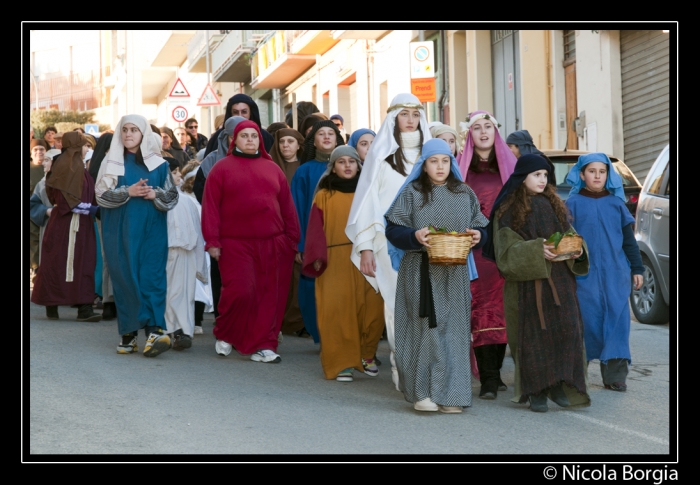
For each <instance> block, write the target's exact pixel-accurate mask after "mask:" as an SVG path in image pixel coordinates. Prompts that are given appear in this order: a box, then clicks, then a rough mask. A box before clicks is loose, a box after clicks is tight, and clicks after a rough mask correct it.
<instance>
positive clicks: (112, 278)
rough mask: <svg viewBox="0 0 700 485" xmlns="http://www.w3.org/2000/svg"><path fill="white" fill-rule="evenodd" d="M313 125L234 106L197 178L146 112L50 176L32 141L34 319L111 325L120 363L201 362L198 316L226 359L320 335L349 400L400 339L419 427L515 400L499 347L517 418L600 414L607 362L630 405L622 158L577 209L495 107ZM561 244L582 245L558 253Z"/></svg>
mask: <svg viewBox="0 0 700 485" xmlns="http://www.w3.org/2000/svg"><path fill="white" fill-rule="evenodd" d="M305 103H306V104H305ZM298 107H299V108H300V109H299V111H298V112H299V113H300V114H301V115H303V116H301V117H300V118H299V119H298V123H297V125H298V126H297V127H292V126H291V124H290V123H291V122H292V117H291V111H290V113H288V115H289V116H288V117H287V120H286V121H287V122H286V123H282V122H280V123H276V124H275V125H276V126H274V127H273V126H270V127H269V128H270V130H271V132H268V131H267V130H265V129H264V128H263V127H262V125H261V121H260V113H259V109H258V106H257V104H256V102H255V101H254V100H253V99H252V98H251V97H250V96H248V95H245V94H237V95H235V96H232V97H231V98H230V99H229V101H228V104H227V106H226V112H225V114H223V115H221V116H220V123H219V125H220V126H218V127H217V131H215V132H214V133H213V134H212V135H211V136H210V137H209V138H208V139H207V138H206V137H203V136H201V137H199V136H198V138H197V140H198V141H197V142H196V144H201V145H202V146H201V147H199V148H201V149H202V152H203V153H202V158H203V160H202V161H201V162H200V161H198V160H190V155H188V154H187V146H186V145H185V144H181V142H179V141H178V140H179V139H184V137H183V136H182V135H183V133H182V128H179V129H178V128H176V129H175V130H171V129H170V128H167V127H164V128H161V129H158V128H156V127H155V126H154V125H151V124H149V123H148V121H147V120H146V118H145V117H143V116H141V115H138V114H129V115H125V116H123V117H122V118H121V119H120V121H119V123H118V124H117V126H116V128H115V130H114V133H113V134H112V133H105V134H103V135H102V136H100V138H99V140H98V141H97V143H96V144H95V142H94V140H88V138H87V137H86V135H84V134H81V133H79V132H77V131H74V132H68V133H65V134H63V136H62V137H61V143H62V148H61V152H60V154H59V155H56V156H55V157H53V158H52V157H47V156H46V150H47V149H48V147H49V146H50V145H49V143H47V142H46V141H44V140H32V145H31V154H32V155H31V156H32V161H31V164H30V172H31V181H30V182H31V184H30V185H31V187H30V189H31V194H30V218H31V226H32V227H31V229H32V234H34V233H36V234H35V235H34V238H33V239H32V251H33V254H35V255H36V257H33V258H32V272H33V273H32V274H35V276H36V278H35V282H34V287H33V292H32V296H31V301H32V302H34V303H36V304H39V305H42V306H44V307H45V308H46V317H47V318H48V319H50V320H57V319H60V316H59V314H58V307H59V306H73V307H77V309H78V312H77V320H78V321H81V322H95V321H98V320H100V319H104V320H111V319H115V318H116V320H117V325H116V329H117V332H118V343H117V347H116V348H117V353H119V354H133V353H136V352H138V351H139V350H142V352H143V355H145V356H146V357H156V356H158V355H160V354H162V353H164V352H166V351H168V350H170V349H174V350H185V349H189V348H191V347H192V342H193V339H194V338H196V335H201V334H203V333H204V330H203V327H202V320H203V314H204V312H205V311H206V312H209V313H213V315H214V328H213V335H214V337H215V343H214V351H215V352H216V353H217V354H219V355H220V356H223V357H226V356H229V355H230V354H231V353H232V351H234V350H235V351H236V353H237V354H239V355H241V356H245V357H246V358H249V359H250V360H252V361H254V362H262V363H275V364H277V363H280V362H282V357H281V355H280V353H279V346H280V343H281V342H282V335H283V334H285V335H287V334H289V335H296V336H300V337H303V336H307V337H311V339H312V340H310V341H309V342H310V343H311V342H312V341H313V344H311V345H314V346H316V347H317V349H318V352H319V371H320V375H322V376H323V377H324V378H325V379H328V380H336V381H339V382H352V381H353V380H354V378H355V375H356V374H355V373H359V374H364V375H366V376H369V377H376V376H377V375H378V374H379V372H380V371H379V366H380V365H381V362H380V361H379V359H378V358H377V349H378V347H379V342H380V340H381V339H382V338H386V340H387V343H388V346H389V367H390V369H388V370H389V371H390V372H391V378H392V382H393V385H394V387H395V388H396V390H398V391H400V392H401V393H402V394H403V398H404V399H405V401H407V402H409V403H411V404H412V405H413V407H414V409H415V410H416V411H420V412H430V411H440V412H442V413H446V414H459V413H462V412H463V410H464V409H465V408H468V407H469V406H471V405H472V377H474V378H476V379H478V380H479V381H480V389H479V394H478V395H479V397H480V398H482V399H487V400H493V399H496V398H497V397H498V393H499V392H504V391H506V390H508V389H509V387H508V385H506V383H505V382H504V381H503V378H502V375H501V367H502V365H503V361H504V358H505V356H506V346H508V347H509V349H510V354H511V356H512V358H513V361H514V364H515V375H514V379H513V382H512V383H509V384H510V385H512V393H513V397H512V399H511V401H513V402H515V403H528V404H529V408H530V410H532V411H534V412H545V411H547V409H548V404H547V402H548V399H549V400H551V401H553V402H554V403H556V404H557V405H559V406H561V407H576V406H588V405H590V403H591V400H590V392H589V389H588V376H587V369H588V363H589V362H591V361H593V360H597V361H599V362H600V368H601V374H602V378H603V385H604V387H605V389H609V390H613V391H618V392H624V391H625V390H626V389H627V374H628V372H629V365H630V364H631V362H632V356H631V353H630V348H629V333H630V315H629V306H628V303H627V301H628V300H627V299H628V296H629V293H630V290H631V289H632V288H639V287H640V285H641V283H642V273H643V265H642V263H641V256H640V254H639V250H638V248H637V246H636V242H635V241H634V235H633V232H632V224H633V223H634V217H633V216H632V215H631V214H630V213H629V211H628V210H627V208H626V206H625V204H624V192H623V190H622V183H621V180H620V177H619V175H617V173H616V172H615V170H614V169H613V166H612V163H611V161H610V159H609V158H608V157H607V155H605V154H603V153H591V154H587V155H582V156H581V157H580V158H579V160H578V163H577V164H576V165H575V166H573V167H572V168H571V171H570V173H569V175H568V176H567V178H566V182H567V183H568V184H569V185H571V194H570V197H569V199H568V200H567V201H566V203H564V202H563V201H562V200H561V199H560V198H559V197H558V195H557V194H556V191H555V188H554V185H555V180H554V171H553V166H552V163H551V161H549V160H548V159H547V157H546V156H545V155H544V154H543V153H542V152H541V151H540V150H538V149H537V148H536V147H535V146H534V144H533V142H532V137H531V136H530V134H529V133H528V132H527V130H519V131H516V132H513V133H511V134H509V136H508V137H507V138H506V140H505V141H504V139H503V138H501V134H500V132H499V126H500V125H499V124H498V121H497V120H496V119H495V118H494V116H493V115H492V114H491V113H489V112H487V111H483V110H477V111H473V112H471V113H469V114H468V116H467V118H466V121H465V122H462V123H460V126H459V127H458V129H455V128H453V127H450V126H448V125H446V124H443V123H440V122H432V123H430V124H428V122H427V118H426V113H425V108H424V106H423V104H422V103H421V102H420V101H419V100H418V98H416V97H415V96H414V95H412V94H408V93H402V94H398V95H397V96H395V97H394V98H393V99H392V101H391V103H390V105H389V107H388V109H387V114H386V117H385V118H384V120H383V122H382V125H381V127H380V128H379V130H377V132H374V131H372V130H371V129H369V128H359V129H357V130H355V131H353V132H352V134H350V133H348V134H347V135H349V136H347V137H346V136H343V133H341V131H339V128H338V126H337V124H338V123H337V121H338V120H339V121H340V124H339V126H341V127H342V126H343V118H342V116H340V115H334V116H333V119H332V120H329V119H328V117H327V116H326V115H324V114H323V113H320V112H319V111H318V109H317V108H316V107H315V105H313V104H312V103H307V102H301V103H299V105H298ZM187 124H188V125H193V126H194V128H197V126H196V125H198V124H197V122H196V120H195V119H194V118H192V119H189V120H188V121H187ZM157 131H159V132H160V133H158V132H157ZM271 133H272V134H271ZM346 138H347V140H348V144H347V145H346V144H345V140H346ZM205 144H206V150H205V149H204V145H205ZM90 147H93V148H94V152H91V153H88V149H89V148H90ZM56 153H57V154H58V150H56ZM168 155H172V157H170V156H168ZM436 227H439V228H441V230H444V231H453V232H455V233H466V234H469V235H470V236H471V242H470V243H469V244H470V248H469V251H468V256H467V257H466V258H462V259H461V261H459V263H458V264H452V265H440V264H437V263H435V262H433V261H432V260H431V258H430V257H429V248H430V247H431V238H432V237H433V234H434V229H435V228H436ZM431 228H432V230H431ZM556 232H559V233H571V234H576V235H579V236H582V238H583V243H582V245H581V248H580V249H579V250H577V251H575V252H572V253H571V254H567V255H566V256H565V257H559V255H558V254H557V253H556V251H555V246H554V245H553V243H551V242H549V241H550V239H549V238H550V236H551V235H552V234H554V233H556ZM98 254H99V256H101V257H97V256H98ZM98 266H99V268H98ZM96 270H97V271H96ZM96 282H97V289H96ZM96 294H97V295H100V296H101V302H102V305H103V308H104V309H103V313H102V314H99V313H96V312H94V310H93V301H94V299H95V295H96ZM139 330H143V332H144V337H145V342H144V343H143V344H142V345H141V346H140V345H139V342H138V333H139ZM115 339H116V337H115Z"/></svg>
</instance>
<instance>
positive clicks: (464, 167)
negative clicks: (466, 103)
mask: <svg viewBox="0 0 700 485" xmlns="http://www.w3.org/2000/svg"><path fill="white" fill-rule="evenodd" d="M487 115H488V117H489V118H490V119H491V120H492V121H493V122H494V125H496V130H495V131H496V136H495V137H494V143H493V148H494V149H495V150H496V161H497V162H498V171H499V172H500V174H501V182H502V183H503V184H504V185H505V183H506V181H507V180H508V178H509V177H510V174H512V173H513V170H515V163H516V162H517V161H518V159H517V158H515V155H513V152H511V151H510V148H508V145H507V144H506V142H505V141H503V138H501V134H500V133H499V131H498V122H497V121H496V119H495V118H494V117H493V115H492V114H491V113H489V112H488V111H472V112H471V113H469V118H468V119H469V122H467V123H460V127H461V128H462V133H464V132H465V131H466V133H467V136H466V140H465V144H464V150H462V153H460V154H458V155H457V162H458V163H459V171H460V172H462V177H464V181H465V182H466V183H467V184H468V183H469V175H470V173H469V165H470V164H471V162H472V156H473V155H474V140H473V139H472V130H471V125H472V124H473V123H474V122H475V121H476V120H478V119H480V118H485V117H486V116H487Z"/></svg>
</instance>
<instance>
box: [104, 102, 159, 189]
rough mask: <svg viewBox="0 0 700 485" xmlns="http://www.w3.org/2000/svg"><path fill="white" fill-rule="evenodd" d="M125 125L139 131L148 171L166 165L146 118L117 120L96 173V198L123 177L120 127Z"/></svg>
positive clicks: (122, 149)
mask: <svg viewBox="0 0 700 485" xmlns="http://www.w3.org/2000/svg"><path fill="white" fill-rule="evenodd" d="M127 123H131V124H133V125H136V127H137V128H138V129H139V131H141V135H143V137H142V138H141V145H140V146H139V148H140V149H141V155H142V156H143V162H144V164H145V165H146V168H148V171H149V172H152V171H153V170H155V169H156V168H158V167H159V166H160V165H161V164H162V163H167V162H166V161H165V160H163V158H162V157H161V156H160V147H159V146H158V145H159V144H158V141H157V140H156V138H155V137H154V135H157V133H153V130H151V125H150V124H149V123H148V121H147V120H146V118H144V117H143V116H141V115H125V116H122V119H120V120H119V123H118V124H117V127H116V128H115V129H114V136H113V137H112V143H111V144H110V146H109V151H108V152H107V155H106V156H105V159H104V160H103V161H102V165H100V171H99V172H98V173H97V182H95V195H97V196H98V197H99V196H101V195H102V194H104V193H105V192H107V191H108V190H112V189H114V188H115V187H116V186H117V179H118V178H119V176H121V175H124V144H123V143H122V135H121V133H122V127H123V126H124V125H125V124H127ZM158 138H160V137H158ZM161 143H162V139H161Z"/></svg>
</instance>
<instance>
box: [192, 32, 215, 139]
mask: <svg viewBox="0 0 700 485" xmlns="http://www.w3.org/2000/svg"><path fill="white" fill-rule="evenodd" d="M205 32H206V38H205V39H206V40H205V42H206V44H207V51H206V56H207V84H208V85H209V86H211V68H210V66H209V29H207V30H205ZM193 110H194V109H193ZM207 113H209V116H207V129H208V130H209V131H208V133H209V136H211V133H213V132H214V130H212V129H211V127H212V125H213V124H214V122H213V120H212V118H211V116H212V112H211V106H207Z"/></svg>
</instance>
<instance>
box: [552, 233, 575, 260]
mask: <svg viewBox="0 0 700 485" xmlns="http://www.w3.org/2000/svg"><path fill="white" fill-rule="evenodd" d="M581 247H583V238H582V237H581V236H579V235H578V234H577V235H574V236H564V237H563V238H561V241H559V245H557V247H556V248H554V249H552V252H553V253H554V254H558V255H559V256H557V257H556V258H554V259H553V260H552V261H566V260H567V259H571V258H572V256H573V255H574V254H577V253H578V252H579V251H580V250H581Z"/></svg>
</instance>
